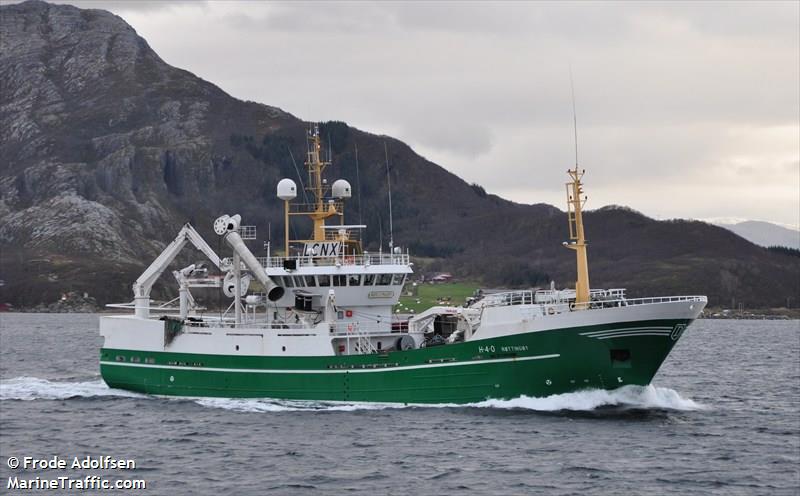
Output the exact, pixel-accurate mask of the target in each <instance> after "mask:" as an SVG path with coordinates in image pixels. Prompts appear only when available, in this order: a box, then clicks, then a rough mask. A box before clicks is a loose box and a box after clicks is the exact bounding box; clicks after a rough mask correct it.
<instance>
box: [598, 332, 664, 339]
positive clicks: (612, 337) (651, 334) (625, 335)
mask: <svg viewBox="0 0 800 496" xmlns="http://www.w3.org/2000/svg"><path fill="white" fill-rule="evenodd" d="M634 336H661V337H668V336H669V333H668V332H666V333H665V332H637V333H636V334H614V335H612V336H602V337H599V338H596V339H614V338H630V337H634Z"/></svg>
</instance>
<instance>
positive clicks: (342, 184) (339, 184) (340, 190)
mask: <svg viewBox="0 0 800 496" xmlns="http://www.w3.org/2000/svg"><path fill="white" fill-rule="evenodd" d="M331 193H332V194H333V197H334V198H350V197H351V196H353V194H352V191H351V189H350V183H348V182H347V181H345V180H344V179H338V180H337V181H336V182H334V183H333V186H331Z"/></svg>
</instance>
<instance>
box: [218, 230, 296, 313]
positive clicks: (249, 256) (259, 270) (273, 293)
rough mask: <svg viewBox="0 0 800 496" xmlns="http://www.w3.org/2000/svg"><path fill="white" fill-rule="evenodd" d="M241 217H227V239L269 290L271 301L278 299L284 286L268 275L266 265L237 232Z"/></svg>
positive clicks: (268, 294) (281, 295) (268, 295)
mask: <svg viewBox="0 0 800 496" xmlns="http://www.w3.org/2000/svg"><path fill="white" fill-rule="evenodd" d="M240 218H241V217H239V216H238V215H234V216H233V217H230V218H228V219H227V220H228V222H227V226H226V227H227V230H228V233H227V234H225V241H226V242H227V243H228V244H229V245H230V247H231V248H233V251H235V252H236V253H237V254H238V255H239V257H240V258H241V259H242V262H244V265H245V266H246V267H247V268H248V269H250V272H252V273H253V276H255V278H256V279H258V282H260V283H261V285H262V286H264V289H265V290H266V291H267V298H269V301H278V300H280V299H281V298H282V297H283V294H284V293H285V290H284V289H283V286H278V284H276V283H275V281H273V280H272V278H271V277H269V276H268V275H267V273H266V271H265V270H264V267H262V266H261V264H260V263H258V260H256V257H255V256H254V255H253V253H252V252H251V251H250V250H248V249H247V245H245V244H244V241H243V240H242V237H241V236H239V233H238V232H236V231H237V230H238V229H239V219H240Z"/></svg>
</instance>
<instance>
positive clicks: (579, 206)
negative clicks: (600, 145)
mask: <svg viewBox="0 0 800 496" xmlns="http://www.w3.org/2000/svg"><path fill="white" fill-rule="evenodd" d="M585 173H586V171H585V170H580V171H579V170H578V165H577V164H576V165H575V169H568V170H567V174H569V177H570V178H571V179H572V180H571V181H570V182H568V183H567V185H566V186H567V219H568V223H569V240H570V242H569V243H568V244H567V243H565V245H566V247H567V248H570V249H572V250H575V255H576V258H577V269H578V280H577V281H576V282H575V304H576V305H575V308H576V309H581V308H585V307H586V305H585V304H586V303H589V262H588V259H587V258H586V238H585V236H584V233H583V206H584V205H585V204H586V199H587V197H586V196H584V197H583V198H581V195H583V184H582V183H581V178H583V175H584V174H585Z"/></svg>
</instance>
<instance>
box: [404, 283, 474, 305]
mask: <svg viewBox="0 0 800 496" xmlns="http://www.w3.org/2000/svg"><path fill="white" fill-rule="evenodd" d="M409 284H410V283H408V284H406V288H405V289H409V288H410V286H409ZM479 287H480V285H479V284H478V283H477V282H448V283H442V284H430V283H427V282H426V283H418V285H417V288H418V290H417V296H401V297H400V303H399V304H398V305H397V306H395V310H398V309H399V310H400V312H401V313H410V311H411V310H414V313H420V312H422V311H425V310H427V309H428V308H430V307H432V306H434V305H437V304H440V303H438V300H439V299H440V298H450V302H449V303H441V304H443V305H454V306H460V305H463V304H464V300H465V299H466V298H467V297H468V296H472V295H473V293H474V292H475V290H476V289H478V288H479ZM417 301H419V303H417Z"/></svg>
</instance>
